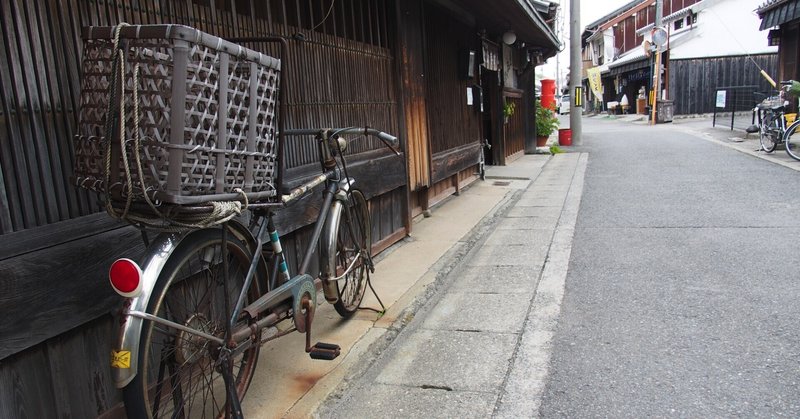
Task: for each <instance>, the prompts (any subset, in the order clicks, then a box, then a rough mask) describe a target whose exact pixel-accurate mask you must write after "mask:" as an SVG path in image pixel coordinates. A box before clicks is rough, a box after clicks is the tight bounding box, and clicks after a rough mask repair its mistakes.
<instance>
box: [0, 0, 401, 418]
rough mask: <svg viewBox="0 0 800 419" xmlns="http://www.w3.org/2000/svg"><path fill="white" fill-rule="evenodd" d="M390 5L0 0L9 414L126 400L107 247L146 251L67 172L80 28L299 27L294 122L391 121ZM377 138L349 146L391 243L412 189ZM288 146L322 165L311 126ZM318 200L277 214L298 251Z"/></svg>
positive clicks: (4, 379) (2, 356)
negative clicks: (117, 380) (118, 381)
mask: <svg viewBox="0 0 800 419" xmlns="http://www.w3.org/2000/svg"><path fill="white" fill-rule="evenodd" d="M395 10H396V3H395V1H394V0H349V1H331V0H321V1H319V0H220V1H214V0H174V1H173V0H130V1H126V0H36V1H27V0H5V1H2V2H0V23H2V27H1V28H0V93H2V98H0V105H2V106H0V235H3V242H2V243H0V289H2V290H4V292H3V293H0V307H3V310H2V312H3V313H4V316H3V318H2V319H1V320H0V336H3V338H4V345H2V347H0V389H2V390H3V391H0V417H94V416H97V415H99V414H102V413H103V412H105V411H106V410H107V409H109V408H110V407H112V406H114V405H115V404H117V403H118V402H119V401H120V398H119V393H118V391H117V390H116V389H115V388H114V386H113V385H112V384H111V382H110V377H109V371H108V351H109V348H110V342H111V339H112V338H113V336H114V335H115V333H116V332H115V327H116V322H115V321H114V319H113V317H112V316H111V315H109V314H108V313H111V312H114V311H115V309H116V308H117V307H118V306H119V302H120V299H119V297H117V296H116V295H114V294H113V292H111V291H110V289H109V287H108V286H107V283H106V281H107V280H105V279H104V277H105V276H104V275H105V274H104V272H105V271H106V270H107V266H108V262H109V261H110V260H113V259H114V258H116V257H119V256H120V255H126V256H134V257H135V255H138V254H139V253H141V240H140V238H139V234H138V232H137V231H136V230H135V229H133V228H131V227H127V226H121V225H118V224H115V223H114V222H110V221H109V219H108V217H105V216H104V215H103V214H92V213H95V212H97V211H98V209H99V207H98V205H97V203H96V198H95V196H94V195H89V194H85V193H84V192H82V191H79V190H77V189H75V188H73V187H71V186H70V185H69V184H68V177H69V175H70V173H71V170H72V169H71V168H72V160H71V159H72V150H71V135H72V132H74V130H75V122H76V121H75V118H76V117H75V111H76V110H77V108H78V96H79V94H80V83H79V82H80V76H79V63H80V55H81V48H82V44H81V39H80V36H79V34H80V30H81V28H82V27H83V26H87V25H113V24H116V23H118V22H121V21H125V22H128V23H131V24H149V23H156V24H158V23H181V24H186V25H189V26H193V27H197V28H199V29H201V30H204V31H206V32H209V33H212V34H215V35H218V36H223V37H233V36H257V35H267V34H278V35H285V36H292V35H294V34H296V33H302V34H303V35H304V36H305V39H306V40H305V41H304V42H301V41H298V40H292V41H291V44H292V45H291V48H292V49H293V52H294V54H293V55H292V56H291V59H290V60H289V64H290V66H291V71H290V73H289V76H290V78H289V83H288V89H287V91H288V92H289V96H288V100H287V102H288V104H289V108H290V109H289V118H288V121H287V122H288V124H287V125H288V127H289V128H291V127H306V126H330V125H347V124H352V125H358V126H362V125H365V124H369V125H370V126H374V127H376V128H380V129H383V130H386V131H389V132H392V133H398V131H399V128H398V106H397V99H396V97H395V96H396V93H395V92H396V87H397V86H396V82H395V80H394V75H393V74H394V73H395V71H396V69H395V60H394V54H393V51H392V49H393V46H394V45H395V39H394V38H395V35H394V31H395V30H394V25H395V22H396V17H395V15H394V14H395ZM248 46H250V47H251V48H256V49H263V50H264V51H265V52H267V53H272V54H275V53H276V51H275V50H274V49H271V47H266V46H264V45H256V44H251V45H248ZM333 62H336V65H335V66H332V63H333ZM382 147H383V146H382V144H381V143H379V142H375V141H371V140H367V141H360V142H358V143H354V144H353V147H352V148H350V151H349V153H350V154H356V155H355V156H353V158H352V159H350V162H351V164H352V167H351V169H352V172H351V175H353V176H354V177H357V178H361V179H363V181H360V182H359V183H358V186H359V187H361V188H363V189H364V190H365V193H366V194H367V195H368V198H371V200H370V210H371V212H372V215H373V217H374V218H373V232H374V234H375V236H374V238H373V240H374V241H375V242H377V243H378V244H379V245H380V246H382V247H385V246H386V245H387V243H390V242H391V241H392V240H395V241H396V240H398V239H399V238H401V237H402V235H403V232H404V231H405V229H404V221H405V216H404V215H403V214H404V211H405V210H406V192H405V187H404V185H405V172H404V169H405V168H404V159H403V158H402V157H394V156H389V155H388V154H387V153H388V152H387V151H385V150H383V148H382ZM288 154H289V157H288V158H287V162H288V165H289V167H290V169H292V170H290V172H289V173H290V175H293V176H305V175H307V174H308V173H309V172H308V170H306V168H308V167H311V166H312V165H313V164H316V161H315V158H314V156H315V155H316V149H315V148H314V147H312V146H311V143H310V142H309V141H307V140H306V141H298V142H295V143H294V144H293V145H292V147H290V148H289V151H288ZM386 170H391V171H392V173H388V174H387V173H385V171H386ZM298 180H299V179H289V181H294V182H296V181H298ZM316 210H317V209H316V207H315V206H314V205H313V203H305V204H304V203H302V202H301V203H298V204H296V205H295V206H293V208H291V211H285V212H286V214H282V216H281V217H278V219H277V220H276V221H277V223H278V224H279V225H280V226H281V231H282V233H288V232H291V231H295V232H294V233H293V234H291V235H289V236H285V237H284V240H285V242H286V243H285V244H286V245H285V248H286V249H287V252H289V253H290V254H299V253H300V252H301V246H302V244H303V243H304V241H303V240H307V236H308V234H309V232H310V229H309V228H308V227H303V226H304V225H306V224H308V221H309V220H310V219H311V218H312V217H313V215H314V214H315V212H316ZM292 211H293V212H292ZM297 214H302V217H299V216H297ZM295 262H297V261H295Z"/></svg>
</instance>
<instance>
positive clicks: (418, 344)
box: [317, 116, 800, 417]
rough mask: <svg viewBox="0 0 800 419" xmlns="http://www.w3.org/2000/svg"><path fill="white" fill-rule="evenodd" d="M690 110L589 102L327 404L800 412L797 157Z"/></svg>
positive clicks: (406, 411)
mask: <svg viewBox="0 0 800 419" xmlns="http://www.w3.org/2000/svg"><path fill="white" fill-rule="evenodd" d="M561 119H562V120H563V122H566V120H567V119H568V118H567V117H566V116H564V117H562V118H561ZM563 122H562V125H563ZM691 127H692V125H691V123H688V124H686V125H684V126H680V123H676V124H672V125H659V126H656V127H649V126H646V125H644V124H643V123H631V122H625V121H619V120H616V121H615V120H609V119H606V118H603V117H597V118H584V135H585V137H584V145H583V146H581V147H573V148H567V149H568V150H569V154H566V155H556V156H554V157H553V158H552V159H551V160H550V161H549V162H548V163H547V164H546V165H545V166H544V167H543V169H542V172H541V174H540V175H538V176H537V177H536V178H535V179H533V181H532V183H531V185H530V186H528V187H527V188H526V190H525V191H523V192H521V194H520V195H518V196H517V197H516V198H515V199H514V200H513V202H512V203H511V204H510V208H509V209H507V210H505V211H501V212H503V215H502V216H501V217H499V219H494V220H490V221H488V222H487V223H488V224H484V225H483V228H488V229H489V233H488V239H487V240H480V241H479V242H478V244H477V245H476V247H475V249H473V251H471V252H470V253H469V254H468V255H467V256H466V257H465V258H463V260H462V262H461V265H462V267H461V268H457V269H454V270H453V272H452V273H451V274H450V276H451V278H450V279H449V280H448V281H449V284H450V285H449V287H444V288H443V289H441V290H440V291H439V292H438V295H437V296H435V297H432V298H431V299H430V303H429V304H428V306H427V307H426V308H423V309H421V310H420V311H419V312H417V313H416V316H415V318H414V319H413V320H410V324H409V325H408V326H407V327H406V328H405V329H404V330H403V331H402V332H401V333H400V334H399V335H398V336H397V338H396V340H395V341H393V342H392V343H391V344H390V345H389V347H388V348H386V350H385V351H384V352H383V353H381V354H380V355H379V356H378V357H377V359H376V360H375V361H374V362H373V363H372V364H371V365H370V366H369V367H368V368H365V369H363V370H362V371H360V372H359V373H358V374H356V375H354V376H352V377H350V379H348V380H346V382H345V385H344V386H342V387H340V390H339V391H338V392H335V393H334V396H333V397H331V398H329V399H328V402H327V403H324V404H323V405H322V406H321V408H320V409H319V410H318V411H317V414H318V415H319V416H320V417H374V416H385V415H391V416H398V417H489V416H493V417H598V416H602V417H663V416H679V417H720V416H722V417H730V416H743V417H754V416H796V415H797V414H798V412H800V396H798V394H799V393H798V388H797V385H798V382H800V370H798V367H797V365H798V361H800V360H799V359H798V354H800V352H799V351H798V349H797V348H798V343H800V333H799V332H798V331H797V328H796V327H795V325H796V324H798V320H800V308H798V305H797V304H796V303H795V301H796V300H797V298H798V297H799V296H800V295H799V294H800V292H798V290H799V289H800V288H798V287H797V286H796V280H797V273H796V272H795V271H794V266H793V264H792V263H791V256H790V255H791V253H792V246H793V245H794V243H796V242H797V239H796V237H797V234H798V233H800V223H798V222H797V221H796V220H795V218H794V214H795V213H796V210H797V209H798V208H800V184H798V182H797V180H798V177H800V173H799V172H797V171H795V170H790V169H787V168H786V167H783V166H780V165H777V164H775V163H772V162H770V161H766V160H763V159H759V158H754V157H752V156H748V155H746V154H744V153H741V152H738V151H735V150H733V149H731V148H727V147H722V146H720V145H719V144H715V143H713V142H711V141H708V139H703V138H701V137H700V136H698V135H692V134H689V133H687V132H686V131H687V130H691V129H692V128H691ZM579 156H582V157H579ZM582 160H584V161H585V163H584V165H583V167H584V169H585V172H583V169H581V167H582V165H581V163H580V161H582ZM586 162H588V164H586ZM513 166H514V165H513V164H512V165H511V166H510V167H513ZM495 173H496V174H497V173H499V172H495ZM506 174H508V172H506ZM569 179H571V181H570V180H569ZM490 180H491V179H490ZM559 180H560V182H559ZM765 180H767V181H765ZM570 183H571V186H568V185H570ZM556 185H558V186H556ZM576 193H577V196H575V194H576ZM571 196H572V197H571ZM537 200H538V201H537ZM575 214H577V218H575ZM526 217H527V218H526ZM537 220H538V221H537ZM570 220H573V221H572V222H573V223H574V224H572V226H571V225H570ZM504 226H505V227H504ZM509 226H516V227H514V229H516V231H515V232H513V234H512V232H509V231H508V230H507V228H509ZM573 231H574V236H573ZM504 240H505V241H506V242H505V244H504V245H501V247H503V250H500V249H499V248H498V247H497V246H498V244H500V243H503V242H504ZM509 240H511V241H509ZM519 240H527V241H526V242H524V243H527V245H525V244H523V242H520V241H519ZM572 240H574V241H572ZM520 244H523V245H521V246H520ZM567 261H568V265H567ZM540 263H541V265H540ZM567 266H568V270H567ZM525 284H527V285H528V286H530V287H532V288H529V289H526V288H525V287H524V286H525ZM562 297H563V301H562ZM496 300H501V301H506V302H507V303H508V304H507V305H506V306H505V307H504V308H501V307H500V306H498V305H497V304H496Z"/></svg>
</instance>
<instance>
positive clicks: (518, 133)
mask: <svg viewBox="0 0 800 419" xmlns="http://www.w3.org/2000/svg"><path fill="white" fill-rule="evenodd" d="M505 100H506V102H507V103H513V104H514V106H515V109H516V111H514V114H513V115H511V116H510V117H509V118H508V122H507V123H506V124H505V125H504V126H503V141H504V143H505V154H506V157H509V156H512V155H515V154H517V153H519V152H521V151H524V150H525V112H523V109H524V104H523V103H522V98H521V97H510V96H506V98H505Z"/></svg>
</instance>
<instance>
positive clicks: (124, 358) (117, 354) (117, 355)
mask: <svg viewBox="0 0 800 419" xmlns="http://www.w3.org/2000/svg"><path fill="white" fill-rule="evenodd" d="M111 367H112V368H130V367H131V351H111Z"/></svg>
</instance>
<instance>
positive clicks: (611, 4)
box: [540, 0, 631, 80]
mask: <svg viewBox="0 0 800 419" xmlns="http://www.w3.org/2000/svg"><path fill="white" fill-rule="evenodd" d="M630 1H631V0H580V2H581V4H580V9H581V22H580V27H581V32H583V28H585V27H586V25H587V24H589V23H592V22H594V21H595V20H597V19H599V18H601V17H603V16H605V15H607V14H609V13H611V12H613V11H614V10H616V9H617V8H619V7H621V6H623V5H625V4H626V3H629V2H630ZM559 2H560V3H561V10H560V11H559V13H561V14H562V16H563V21H562V20H560V22H564V23H563V24H562V25H560V27H561V33H560V34H559V33H557V34H556V35H558V37H559V39H561V41H562V42H563V43H564V50H563V51H562V52H561V53H560V54H559V55H558V68H559V72H560V73H561V74H562V77H561V80H563V79H564V77H566V74H567V67H568V66H569V12H570V10H569V4H570V0H560V1H559ZM557 29H558V27H557ZM540 71H541V72H543V73H544V76H545V77H546V78H555V76H556V57H553V58H550V59H549V60H548V61H547V63H545V64H544V65H543V66H542V67H541V70H540Z"/></svg>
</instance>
